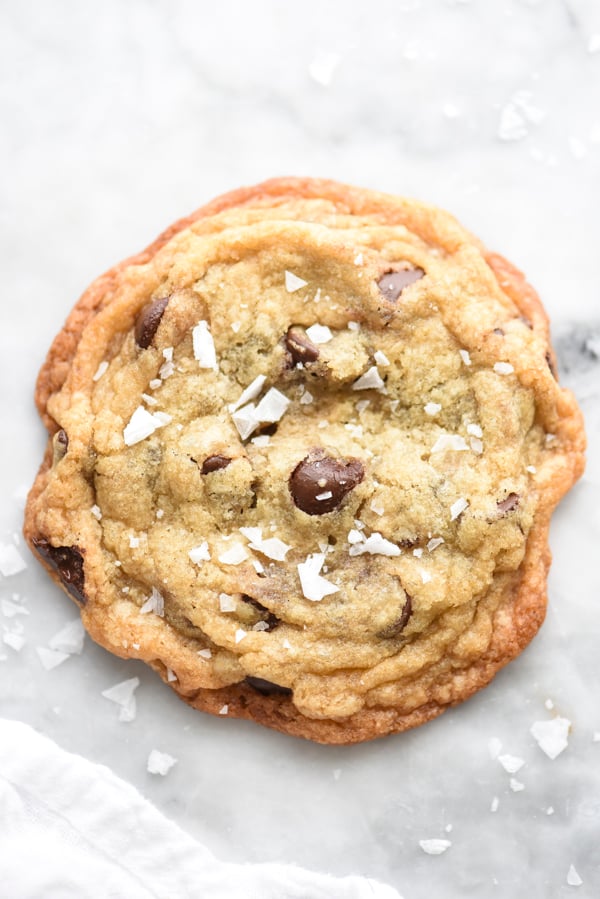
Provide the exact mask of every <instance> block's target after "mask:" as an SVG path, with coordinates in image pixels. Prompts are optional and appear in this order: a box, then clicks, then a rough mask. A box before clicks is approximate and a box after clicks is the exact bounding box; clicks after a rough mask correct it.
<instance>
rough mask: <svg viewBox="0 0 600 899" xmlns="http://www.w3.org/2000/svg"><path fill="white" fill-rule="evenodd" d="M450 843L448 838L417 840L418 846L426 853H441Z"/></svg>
mask: <svg viewBox="0 0 600 899" xmlns="http://www.w3.org/2000/svg"><path fill="white" fill-rule="evenodd" d="M451 845H452V843H451V841H450V840H419V846H420V847H421V849H422V850H423V852H425V853H427V855H441V854H442V853H443V852H446V850H447V849H449V848H450V846H451Z"/></svg>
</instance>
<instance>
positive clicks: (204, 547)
mask: <svg viewBox="0 0 600 899" xmlns="http://www.w3.org/2000/svg"><path fill="white" fill-rule="evenodd" d="M188 556H189V557H190V559H191V560H192V562H194V563H195V564H196V565H197V564H198V563H199V562H209V561H210V550H209V548H208V543H207V541H206V540H203V541H202V543H200V544H199V546H194V547H193V548H192V549H190V551H189V553H188Z"/></svg>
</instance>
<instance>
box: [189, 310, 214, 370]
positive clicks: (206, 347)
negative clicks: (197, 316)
mask: <svg viewBox="0 0 600 899" xmlns="http://www.w3.org/2000/svg"><path fill="white" fill-rule="evenodd" d="M192 342H193V348H194V359H196V361H197V362H198V365H199V367H200V368H211V369H213V371H217V354H216V350H215V342H214V340H213V337H212V334H211V333H210V328H209V325H208V322H207V321H200V322H198V324H197V325H196V327H195V328H193V329H192Z"/></svg>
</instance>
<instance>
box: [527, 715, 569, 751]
mask: <svg viewBox="0 0 600 899" xmlns="http://www.w3.org/2000/svg"><path fill="white" fill-rule="evenodd" d="M570 727H571V722H570V721H569V719H568V718H551V719H550V720H549V721H535V722H534V723H533V724H532V725H531V727H530V728H529V732H530V733H531V735H532V737H533V738H534V739H535V741H536V742H537V744H538V746H539V747H540V749H541V750H542V752H545V753H546V755H547V756H548V758H549V759H553V760H554V759H555V758H556V757H557V756H559V755H560V754H561V752H563V750H565V749H566V748H567V746H568V745H569V739H568V738H569V729H570Z"/></svg>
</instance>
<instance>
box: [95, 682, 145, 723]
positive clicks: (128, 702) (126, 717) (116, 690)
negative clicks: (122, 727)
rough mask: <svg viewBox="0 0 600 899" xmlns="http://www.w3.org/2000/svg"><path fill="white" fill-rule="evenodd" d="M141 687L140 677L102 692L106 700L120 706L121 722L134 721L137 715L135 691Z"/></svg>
mask: <svg viewBox="0 0 600 899" xmlns="http://www.w3.org/2000/svg"><path fill="white" fill-rule="evenodd" d="M139 685H140V679H139V677H131V678H129V679H128V680H124V681H121V682H120V683H118V684H115V685H114V687H109V688H108V689H107V690H103V691H102V696H104V698H105V699H110V701H111V702H114V703H116V704H117V705H118V706H120V710H119V721H133V720H134V718H135V715H136V701H135V695H134V694H135V691H136V690H137V688H138V687H139Z"/></svg>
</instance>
